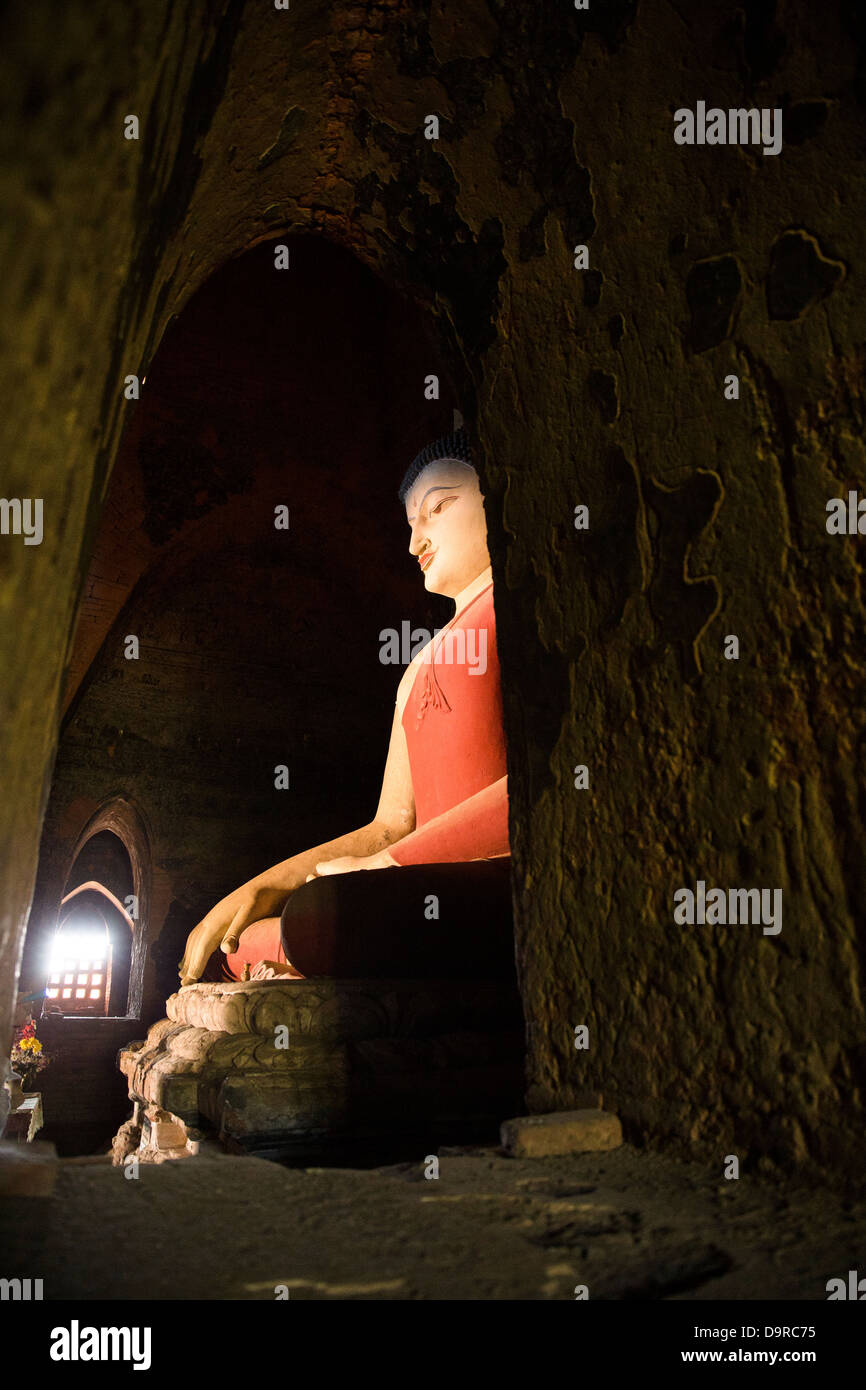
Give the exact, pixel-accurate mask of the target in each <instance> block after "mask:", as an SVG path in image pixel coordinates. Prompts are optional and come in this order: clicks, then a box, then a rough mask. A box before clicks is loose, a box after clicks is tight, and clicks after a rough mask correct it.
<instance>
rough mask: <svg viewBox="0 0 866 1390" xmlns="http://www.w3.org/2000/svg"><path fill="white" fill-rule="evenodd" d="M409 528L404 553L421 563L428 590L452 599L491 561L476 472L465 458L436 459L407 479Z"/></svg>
mask: <svg viewBox="0 0 866 1390" xmlns="http://www.w3.org/2000/svg"><path fill="white" fill-rule="evenodd" d="M406 519H407V521H408V522H409V525H410V527H411V528H412V537H411V540H410V543H409V553H410V554H411V555H414V556H415V557H416V558H417V559H419V560H424V558H425V556H431V557H432V558H431V559H429V560H427V561H425V564H424V566H423V574H424V587H425V589H427V590H428V591H429V592H430V593H433V594H444V595H445V596H446V598H456V597H457V595H458V594H459V593H461V592H462V590H463V589H465V588H466V587H467V586H468V585H469V584H471V583H472V581H473V579H477V578H478V576H479V574H481V573H483V571H484V570H485V569H487V567H488V565H489V564H490V555H489V553H488V550H487V519H486V517H485V515H484V501H483V496H482V493H481V488H480V485H479V481H478V474H477V473H476V472H475V469H474V468H472V466H471V465H470V464H468V463H459V462H456V461H452V460H449V459H437V460H436V461H435V462H434V463H429V464H428V465H427V467H426V468H425V469H423V471H422V472H421V473H419V475H418V477H417V478H416V479H415V482H414V483H413V484H412V487H411V489H410V491H409V494H408V496H407V498H406Z"/></svg>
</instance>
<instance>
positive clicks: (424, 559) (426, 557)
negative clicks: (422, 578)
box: [418, 550, 436, 570]
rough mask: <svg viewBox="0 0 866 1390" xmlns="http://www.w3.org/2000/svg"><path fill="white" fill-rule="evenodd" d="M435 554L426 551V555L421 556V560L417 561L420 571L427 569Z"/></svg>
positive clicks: (431, 551) (433, 551) (432, 551)
mask: <svg viewBox="0 0 866 1390" xmlns="http://www.w3.org/2000/svg"><path fill="white" fill-rule="evenodd" d="M435 554H436V551H435V550H428V551H427V554H426V555H422V556H421V559H420V560H419V561H418V564H419V565H420V566H421V568H422V570H425V569H426V568H427V566H428V565H429V564H430V562H431V561H432V559H433V556H434V555H435Z"/></svg>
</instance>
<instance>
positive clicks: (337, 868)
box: [307, 849, 400, 883]
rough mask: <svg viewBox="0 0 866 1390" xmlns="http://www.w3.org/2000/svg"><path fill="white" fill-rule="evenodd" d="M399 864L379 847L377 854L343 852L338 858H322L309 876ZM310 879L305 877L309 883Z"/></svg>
mask: <svg viewBox="0 0 866 1390" xmlns="http://www.w3.org/2000/svg"><path fill="white" fill-rule="evenodd" d="M399 867H400V865H399V864H398V863H397V860H396V859H392V858H391V856H390V854H389V853H388V851H387V850H386V849H380V850H379V853H378V854H367V855H364V856H361V857H359V856H358V855H355V854H344V855H342V856H341V857H340V858H339V859H323V860H321V861H320V862H319V863H318V864H317V865H316V873H315V875H310V877H321V878H324V877H325V876H326V875H327V874H353V873H354V872H355V870H356V869H399ZM309 881H310V879H309V878H308V879H307V882H308V883H309Z"/></svg>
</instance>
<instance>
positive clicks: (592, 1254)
mask: <svg viewBox="0 0 866 1390" xmlns="http://www.w3.org/2000/svg"><path fill="white" fill-rule="evenodd" d="M138 1173H139V1175H138V1177H137V1178H128V1177H127V1176H126V1175H125V1173H124V1171H123V1169H122V1168H117V1167H112V1166H111V1165H110V1163H109V1162H108V1161H107V1160H103V1159H100V1158H91V1159H65V1160H60V1161H59V1162H58V1163H57V1164H56V1177H55V1180H54V1185H53V1191H52V1192H51V1194H50V1195H47V1196H27V1197H5V1198H2V1199H0V1251H2V1255H0V1259H2V1265H3V1267H2V1270H0V1274H2V1276H3V1277H6V1278H11V1277H16V1276H18V1277H22V1278H24V1277H31V1278H42V1279H43V1280H44V1296H45V1298H46V1299H93V1298H113V1299H154V1298H156V1299H194V1298H200V1299H273V1298H274V1289H275V1286H276V1285H278V1284H283V1285H287V1286H288V1290H289V1296H290V1298H292V1299H298V1298H301V1299H482V1300H499V1299H569V1300H572V1299H573V1298H574V1296H575V1294H574V1289H575V1285H577V1284H585V1285H587V1287H588V1292H589V1297H590V1298H591V1299H642V1300H643V1299H658V1298H672V1299H767V1298H774V1299H816V1300H822V1301H823V1300H825V1299H826V1290H825V1285H826V1282H827V1280H828V1279H829V1278H831V1277H834V1276H836V1275H845V1273H846V1272H847V1270H848V1269H852V1268H861V1269H862V1268H863V1267H864V1254H866V1252H864V1236H863V1233H864V1215H866V1204H864V1203H859V1204H852V1203H851V1202H844V1201H842V1200H840V1199H839V1198H837V1197H834V1196H833V1195H831V1194H829V1193H827V1192H813V1191H809V1190H807V1189H800V1190H795V1189H793V1188H790V1187H789V1188H786V1189H781V1188H776V1187H773V1186H770V1185H768V1184H766V1183H765V1182H762V1183H760V1184H759V1183H757V1182H756V1181H755V1180H753V1179H750V1178H748V1177H742V1178H740V1179H739V1180H738V1181H731V1182H723V1181H720V1180H718V1179H717V1178H716V1177H712V1178H710V1177H708V1176H707V1174H706V1171H705V1170H703V1169H701V1168H699V1167H697V1166H686V1165H682V1164H679V1163H676V1162H673V1161H672V1160H670V1159H667V1158H663V1157H660V1156H658V1155H654V1154H647V1153H644V1152H638V1151H637V1150H635V1149H633V1148H630V1147H629V1146H628V1145H624V1146H623V1147H622V1148H620V1149H618V1150H616V1151H614V1152H611V1153H606V1154H585V1155H580V1156H574V1157H568V1158H546V1159H511V1158H506V1157H504V1156H502V1154H501V1152H500V1151H498V1150H497V1149H495V1148H489V1149H486V1148H462V1149H441V1150H440V1175H439V1178H438V1179H432V1180H431V1179H426V1178H425V1177H424V1163H423V1160H419V1161H418V1162H417V1163H412V1164H399V1165H395V1166H390V1167H384V1168H374V1169H367V1170H364V1169H347V1168H339V1169H333V1168H332V1169H321V1168H307V1169H291V1168H285V1167H281V1166H279V1165H277V1164H275V1163H269V1162H266V1161H264V1160H262V1159H256V1158H243V1157H232V1156H229V1155H224V1154H222V1153H207V1154H206V1153H202V1154H200V1155H199V1156H198V1157H195V1158H190V1159H186V1160H183V1161H179V1162H173V1163H165V1164H160V1165H155V1166H151V1165H145V1164H142V1165H141V1166H140V1167H139V1170H138Z"/></svg>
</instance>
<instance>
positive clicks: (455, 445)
mask: <svg viewBox="0 0 866 1390" xmlns="http://www.w3.org/2000/svg"><path fill="white" fill-rule="evenodd" d="M439 459H454V460H455V462H457V463H468V464H469V466H470V468H473V467H474V466H475V465H474V464H473V462H472V446H471V445H470V443H469V435H468V434H467V433H466V431H465V430H464V429H459V430H455V431H454V433H453V434H443V436H442V438H441V439H437V440H435V441H434V442H433V443H432V444H428V445H426V446H425V448H423V449H422V450H421V452H420V454H416V455H415V458H414V459H413V460H412V462H411V463H410V464H409V467H408V468H407V469H406V473H405V475H404V477H403V481H402V483H401V484H400V491H399V493H398V494H397V495H398V497H399V498H400V501H401V502H402V503H403V504H404V505H405V502H406V497H407V495H408V493H409V489H410V488H411V487H412V484H413V483H414V481H415V479H416V478H417V477H418V474H419V473H421V472H423V470H424V469H425V468H426V467H427V465H428V464H429V463H436V462H437V461H438V460H439Z"/></svg>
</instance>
